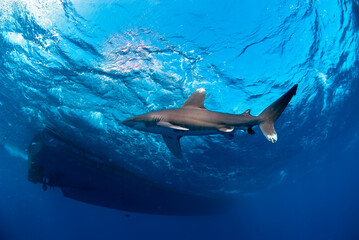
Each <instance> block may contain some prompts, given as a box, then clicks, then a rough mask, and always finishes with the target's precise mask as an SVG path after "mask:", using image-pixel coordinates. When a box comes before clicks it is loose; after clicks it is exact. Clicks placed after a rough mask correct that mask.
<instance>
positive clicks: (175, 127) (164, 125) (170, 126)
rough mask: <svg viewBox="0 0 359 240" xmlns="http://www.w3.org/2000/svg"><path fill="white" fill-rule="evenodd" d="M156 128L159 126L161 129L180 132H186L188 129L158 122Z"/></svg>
mask: <svg viewBox="0 0 359 240" xmlns="http://www.w3.org/2000/svg"><path fill="white" fill-rule="evenodd" d="M157 125H158V126H161V127H167V128H172V129H174V130H181V131H188V130H189V129H188V128H184V127H181V126H178V125H174V124H172V123H170V122H162V121H161V122H158V123H157Z"/></svg>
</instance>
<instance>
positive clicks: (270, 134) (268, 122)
mask: <svg viewBox="0 0 359 240" xmlns="http://www.w3.org/2000/svg"><path fill="white" fill-rule="evenodd" d="M297 88H298V84H296V85H294V86H293V87H292V88H291V89H290V90H289V91H288V92H287V93H285V94H284V95H283V96H281V97H280V98H279V99H278V100H277V101H275V102H274V103H272V104H271V105H269V107H267V108H266V109H264V111H263V112H262V113H261V114H259V116H258V117H259V121H260V124H259V127H260V129H261V130H262V133H263V135H264V136H265V137H266V138H267V139H268V141H270V142H272V143H275V142H276V141H277V133H276V132H275V129H274V125H273V124H274V122H275V121H276V120H277V119H278V118H279V117H280V115H281V114H282V112H283V111H284V109H285V108H286V107H287V105H288V103H289V102H290V100H291V99H292V97H293V96H294V95H295V94H296V92H297Z"/></svg>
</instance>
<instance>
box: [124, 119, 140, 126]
mask: <svg viewBox="0 0 359 240" xmlns="http://www.w3.org/2000/svg"><path fill="white" fill-rule="evenodd" d="M122 123H123V124H124V125H125V126H127V127H132V128H133V127H135V126H136V124H137V121H135V120H134V119H133V118H127V119H125V120H123V121H122Z"/></svg>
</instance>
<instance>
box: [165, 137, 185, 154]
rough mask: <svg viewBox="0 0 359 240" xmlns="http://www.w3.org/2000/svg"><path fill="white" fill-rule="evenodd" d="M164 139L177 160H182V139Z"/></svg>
mask: <svg viewBox="0 0 359 240" xmlns="http://www.w3.org/2000/svg"><path fill="white" fill-rule="evenodd" d="M162 137H163V140H164V141H165V143H166V145H167V147H168V149H169V150H170V151H171V153H172V154H173V155H174V156H175V157H177V158H182V157H183V155H182V150H181V144H180V139H181V137H180V136H167V135H162Z"/></svg>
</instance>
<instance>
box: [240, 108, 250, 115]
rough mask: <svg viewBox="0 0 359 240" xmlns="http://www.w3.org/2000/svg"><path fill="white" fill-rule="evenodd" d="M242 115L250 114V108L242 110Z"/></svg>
mask: <svg viewBox="0 0 359 240" xmlns="http://www.w3.org/2000/svg"><path fill="white" fill-rule="evenodd" d="M242 114H243V115H251V110H250V109H247V110H246V111H244V113H242Z"/></svg>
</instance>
